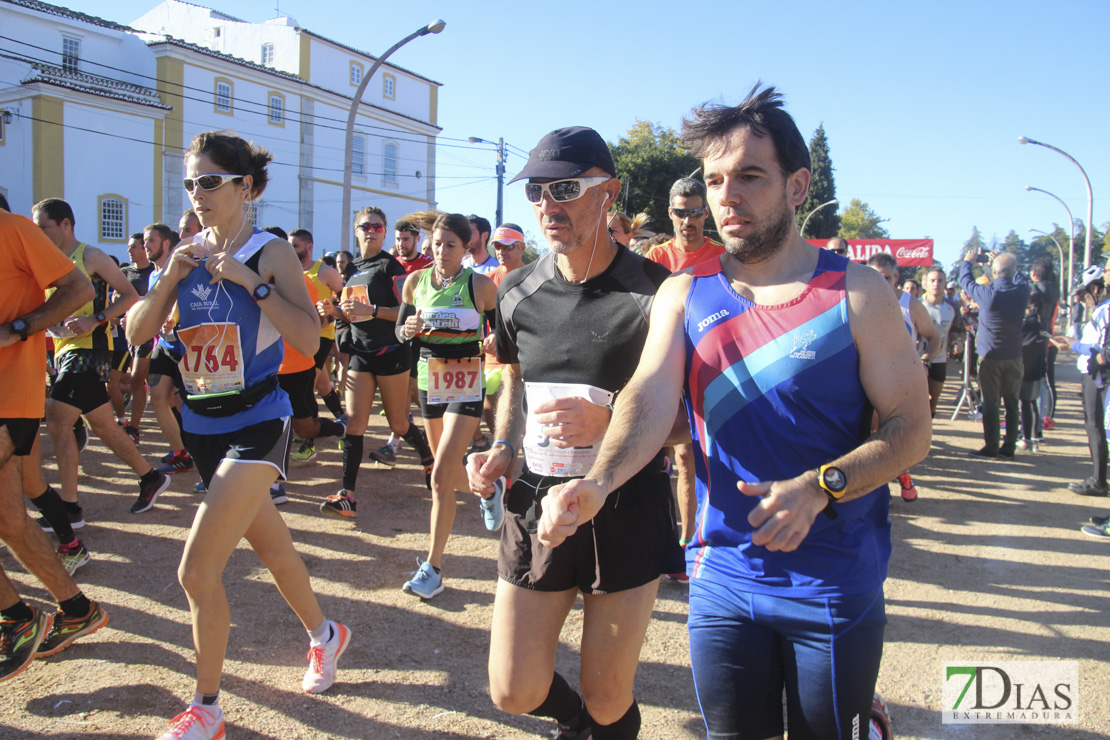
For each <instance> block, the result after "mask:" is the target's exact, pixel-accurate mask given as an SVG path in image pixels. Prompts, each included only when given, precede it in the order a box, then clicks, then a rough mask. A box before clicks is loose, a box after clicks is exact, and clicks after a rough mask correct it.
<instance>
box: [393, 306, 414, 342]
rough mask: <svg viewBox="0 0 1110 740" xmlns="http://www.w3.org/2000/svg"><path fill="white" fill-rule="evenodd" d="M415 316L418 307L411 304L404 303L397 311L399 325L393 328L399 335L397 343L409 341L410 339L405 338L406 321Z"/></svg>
mask: <svg viewBox="0 0 1110 740" xmlns="http://www.w3.org/2000/svg"><path fill="white" fill-rule="evenodd" d="M415 315H416V306H414V305H412V304H411V303H402V304H401V307H400V309H399V310H398V311H397V323H396V324H394V326H393V333H394V334H396V335H397V341H398V342H400V343H401V344H404V343H405V342H407V341H409V338H408V337H406V336H405V319H407V318H408V317H409V316H415Z"/></svg>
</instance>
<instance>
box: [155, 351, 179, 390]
mask: <svg viewBox="0 0 1110 740" xmlns="http://www.w3.org/2000/svg"><path fill="white" fill-rule="evenodd" d="M180 373H181V369H180V368H179V367H178V366H177V360H175V359H174V358H173V355H172V354H170V351H169V350H168V349H166V348H165V347H163V346H162V345H160V344H158V345H155V347H154V349H153V350H152V351H151V353H150V368H149V369H148V370H147V375H148V376H151V377H152V376H155V375H168V376H169V377H170V378H171V379H172V380H173V382H174V383H175V384H176V383H177V377H178V375H180ZM156 384H157V379H155V380H151V381H150V385H156Z"/></svg>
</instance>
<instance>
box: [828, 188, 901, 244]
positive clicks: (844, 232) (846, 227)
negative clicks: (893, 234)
mask: <svg viewBox="0 0 1110 740" xmlns="http://www.w3.org/2000/svg"><path fill="white" fill-rule="evenodd" d="M814 218H816V216H814ZM885 220H886V219H885V218H879V216H878V215H877V214H876V213H875V212H874V211H872V210H871V206H869V205H867V204H866V203H864V202H863V201H862V200H860V199H859V198H852V202H851V203H849V204H848V207H847V208H845V209H844V211H843V212H842V213H841V214H840V232H839V233H838V234H837V236H842V237H844V238H845V239H886V238H889V237H890V232H888V231H887V230H886V229H885V228H883V225H882V223H883V221H885Z"/></svg>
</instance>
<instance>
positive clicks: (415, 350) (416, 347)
mask: <svg viewBox="0 0 1110 740" xmlns="http://www.w3.org/2000/svg"><path fill="white" fill-rule="evenodd" d="M409 350H411V352H412V366H411V367H410V368H409V377H411V378H412V379H413V380H416V375H417V372H418V368H419V363H420V341H419V340H417V339H414V340H412V341H411V342H409Z"/></svg>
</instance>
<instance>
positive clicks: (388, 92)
mask: <svg viewBox="0 0 1110 740" xmlns="http://www.w3.org/2000/svg"><path fill="white" fill-rule="evenodd" d="M396 91H397V78H396V77H394V76H393V75H382V96H383V97H386V98H389V99H390V100H395V99H396Z"/></svg>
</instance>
